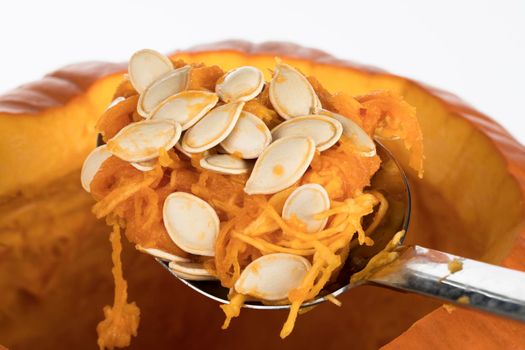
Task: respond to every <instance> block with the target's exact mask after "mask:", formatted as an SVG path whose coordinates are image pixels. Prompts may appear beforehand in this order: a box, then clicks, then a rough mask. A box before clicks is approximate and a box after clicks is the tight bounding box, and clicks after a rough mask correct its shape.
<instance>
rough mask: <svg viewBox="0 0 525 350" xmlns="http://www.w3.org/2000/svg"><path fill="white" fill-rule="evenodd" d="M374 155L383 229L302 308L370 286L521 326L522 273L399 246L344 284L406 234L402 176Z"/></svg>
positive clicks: (204, 290)
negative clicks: (390, 257) (454, 267)
mask: <svg viewBox="0 0 525 350" xmlns="http://www.w3.org/2000/svg"><path fill="white" fill-rule="evenodd" d="M377 153H378V155H379V157H380V158H381V161H382V163H381V168H380V170H379V171H378V172H377V173H376V174H375V175H374V177H373V178H372V188H374V189H376V190H379V191H380V192H382V193H383V195H384V196H385V197H386V199H387V200H388V202H389V208H388V211H387V214H386V216H385V218H384V219H383V220H382V223H381V224H380V225H379V226H378V227H377V228H376V229H375V230H374V233H375V234H374V233H372V238H373V239H374V242H375V244H374V245H373V246H371V247H367V246H359V245H357V244H355V245H352V246H351V250H350V254H349V258H348V259H347V261H346V262H345V264H344V266H343V268H342V270H341V272H340V273H339V276H338V278H337V280H336V281H335V282H332V283H330V284H328V285H326V286H325V288H324V290H323V292H322V293H321V294H320V295H319V296H318V297H317V298H316V299H313V300H311V301H308V302H305V303H304V304H303V305H302V307H309V306H314V305H317V304H320V303H322V302H325V301H327V296H328V295H331V296H334V297H337V296H338V295H341V294H342V293H344V292H346V291H347V290H349V289H351V288H354V287H358V286H360V285H363V284H374V285H379V286H383V287H387V288H393V289H397V290H401V291H407V292H413V293H416V294H421V295H426V296H429V297H434V298H438V299H441V300H444V301H446V302H447V303H453V304H458V305H460V306H467V307H471V308H474V309H479V310H482V311H486V312H490V313H494V314H498V315H500V316H504V317H508V318H512V319H515V320H519V321H522V322H525V273H523V272H520V271H516V270H511V269H507V268H504V267H500V266H496V265H491V264H487V263H483V262H480V261H476V260H472V259H467V258H463V257H460V256H456V255H452V254H448V253H445V252H441V251H437V250H434V249H429V248H424V247H421V246H418V245H411V246H406V245H403V244H402V241H401V242H400V244H399V245H398V246H397V247H396V248H395V250H394V251H395V252H397V253H398V254H399V257H398V258H397V259H395V260H394V261H393V262H391V263H389V264H387V265H385V266H383V267H380V268H378V269H376V270H375V271H374V272H373V273H372V274H371V275H369V276H368V277H367V278H366V279H363V280H359V281H357V282H354V283H349V281H350V277H351V276H352V275H353V274H354V273H356V272H358V271H360V270H362V269H363V268H364V267H365V266H366V265H367V263H368V262H369V261H370V259H371V258H372V257H373V256H374V255H376V254H377V253H378V252H379V251H381V250H382V249H383V248H384V247H385V246H386V245H387V243H388V242H390V240H391V239H392V237H393V236H394V234H395V233H397V232H398V231H400V230H405V231H406V230H407V229H408V223H409V219H410V190H409V186H408V182H407V179H406V176H405V174H404V172H403V170H402V169H401V168H400V166H399V164H398V163H397V162H396V160H395V159H394V157H393V156H392V155H391V154H390V152H389V151H387V150H386V149H385V148H384V147H383V146H382V145H380V144H377ZM379 233H380V234H379ZM157 261H158V262H159V263H160V264H162V265H163V266H164V267H165V268H166V269H167V270H168V271H170V273H172V274H173V275H174V276H175V277H177V278H178V279H179V280H180V281H182V282H183V283H184V284H186V285H187V286H188V287H190V288H192V289H194V290H195V291H197V292H199V293H200V294H203V295H205V296H207V297H208V298H211V299H213V300H215V301H218V302H220V303H229V301H228V297H227V296H228V292H229V290H228V289H227V288H224V287H222V286H221V284H220V282H219V281H189V280H185V279H183V278H180V277H178V276H176V275H175V274H174V273H173V272H171V270H170V269H169V267H168V263H167V262H164V261H161V260H159V259H157ZM451 261H459V262H461V263H462V269H461V270H460V271H457V272H455V273H451V272H450V271H449V262H451ZM244 307H246V308H250V309H260V310H282V309H288V308H290V305H264V304H262V303H260V302H257V301H247V302H246V303H245V305H244Z"/></svg>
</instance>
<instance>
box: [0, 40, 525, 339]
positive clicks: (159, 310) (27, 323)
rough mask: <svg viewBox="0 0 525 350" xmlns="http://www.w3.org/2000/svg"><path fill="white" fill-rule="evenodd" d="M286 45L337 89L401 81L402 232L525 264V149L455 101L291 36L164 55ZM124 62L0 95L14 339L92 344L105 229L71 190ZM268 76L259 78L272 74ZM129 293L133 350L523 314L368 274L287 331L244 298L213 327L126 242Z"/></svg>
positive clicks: (103, 277)
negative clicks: (418, 146) (415, 160)
mask: <svg viewBox="0 0 525 350" xmlns="http://www.w3.org/2000/svg"><path fill="white" fill-rule="evenodd" d="M275 56H280V57H281V58H283V59H284V60H285V61H287V62H288V63H291V64H292V65H294V66H296V67H298V68H299V69H300V70H302V71H303V73H305V74H307V75H313V76H315V77H316V78H317V79H318V80H319V81H320V82H321V83H322V84H323V85H324V86H325V87H326V88H327V89H328V90H330V91H332V92H333V91H346V92H348V93H350V94H352V95H358V94H363V93H366V92H369V91H370V90H375V89H388V90H393V91H395V92H398V93H399V94H401V95H403V96H404V98H405V99H406V100H407V101H408V102H409V103H410V104H412V105H414V106H416V107H417V110H418V116H419V121H420V124H421V126H422V129H423V135H424V142H425V151H426V161H425V177H424V179H422V180H421V179H418V178H417V174H415V173H412V172H411V171H410V170H409V169H408V167H407V166H406V165H407V159H405V158H404V153H403V152H401V147H400V145H399V144H398V143H397V142H396V141H387V142H386V145H387V147H389V148H390V149H391V150H392V151H393V152H394V154H395V155H396V156H397V157H398V158H399V159H400V161H401V163H402V164H403V165H404V167H405V169H407V171H408V176H409V181H410V185H411V188H412V193H413V204H414V205H413V211H412V222H411V225H410V230H409V234H408V243H409V244H412V243H417V244H421V245H424V246H428V247H431V248H435V249H440V250H444V251H448V252H451V253H454V254H458V255H462V256H465V257H469V258H474V259H478V260H482V261H486V262H490V263H495V264H503V265H505V266H508V267H511V268H515V269H521V270H525V231H524V230H523V229H524V225H525V215H524V212H525V208H524V202H525V149H524V148H523V146H521V145H520V144H519V143H518V142H517V141H515V140H514V139H513V138H512V137H511V136H510V135H509V134H508V133H507V132H506V131H505V130H504V129H502V127H501V126H499V125H498V124H497V123H495V122H494V121H492V120H490V119H489V118H488V117H486V116H484V115H483V114H481V113H479V112H477V111H476V110H474V109H473V108H471V107H469V106H467V105H466V104H464V103H463V102H462V101H461V100H460V99H459V98H457V97H455V96H454V95H451V94H449V93H447V92H444V91H441V90H437V89H434V88H431V87H428V86H426V85H423V84H421V83H418V82H415V81H413V80H410V79H406V78H403V77H399V76H396V75H392V74H389V73H386V72H384V71H381V70H379V69H375V68H371V67H367V66H362V65H357V64H355V63H352V62H348V61H342V60H338V59H336V58H334V57H332V56H330V55H328V54H326V53H324V52H322V51H319V50H315V49H309V48H304V47H300V46H297V45H294V44H288V43H263V44H251V43H248V42H243V41H225V42H220V43H215V44H210V45H204V46H198V47H193V48H191V49H188V50H184V51H177V52H175V53H173V54H172V55H171V57H172V58H173V59H182V60H184V61H187V62H203V63H205V64H207V65H212V64H217V65H219V66H221V67H222V68H223V69H225V70H229V69H231V68H234V67H236V66H240V65H252V66H256V67H259V68H261V69H264V71H265V72H266V74H269V71H268V69H267V68H269V67H273V65H274V57H275ZM124 69H125V66H123V65H120V64H110V63H82V64H77V65H72V66H68V67H65V68H63V69H61V70H58V71H56V72H54V73H51V74H50V75H48V76H46V77H44V78H43V79H42V80H40V81H38V82H35V83H31V84H27V85H24V86H22V87H20V88H18V89H16V90H14V91H12V92H9V93H7V94H5V95H3V96H0V126H1V127H0V159H2V162H1V163H0V289H1V290H2V298H0V342H2V343H3V345H6V346H8V347H12V348H16V349H31V348H35V347H36V346H38V348H39V349H53V348H77V349H83V348H86V349H92V348H94V347H95V344H96V332H95V326H96V324H97V323H98V322H99V321H100V320H101V319H102V311H101V309H102V306H103V305H106V304H109V303H110V302H111V298H112V287H113V286H112V279H111V276H110V266H111V261H110V252H109V243H108V242H107V240H108V228H106V227H105V225H104V224H103V223H101V222H97V221H96V220H95V219H94V217H93V215H92V214H91V212H90V207H91V206H92V204H93V201H92V199H91V198H90V197H89V196H88V195H87V194H84V192H83V191H82V189H81V187H80V182H79V180H78V178H79V169H80V166H81V163H82V160H83V159H84V157H85V156H86V155H87V153H88V152H89V150H90V149H92V148H93V147H94V144H95V139H96V133H95V128H94V125H95V122H96V120H97V118H98V116H99V115H100V114H101V112H102V111H103V110H104V108H105V107H106V106H107V104H109V102H110V100H111V98H112V93H113V91H114V90H115V88H116V86H117V84H118V83H119V81H120V78H121V74H122V72H123V71H124ZM266 78H268V76H267V77H266ZM123 259H124V274H125V275H126V276H127V278H128V280H129V294H130V300H131V301H136V302H137V303H138V304H139V305H140V306H141V309H142V315H141V319H142V320H141V326H140V328H139V335H138V337H137V338H134V339H133V340H132V344H131V347H130V348H131V349H144V348H149V347H151V346H154V347H156V348H163V347H168V346H170V345H171V344H177V345H178V346H179V347H180V348H204V347H213V348H227V347H230V348H233V349H235V348H241V347H242V348H249V349H266V348H289V349H292V348H304V349H310V348H330V349H339V348H358V349H373V348H378V347H380V346H384V348H385V349H419V348H421V347H423V346H427V345H430V344H431V345H432V347H433V348H436V349H453V348H465V347H468V348H475V349H501V348H519V347H520V346H521V347H523V346H524V344H525V325H523V324H519V323H517V322H514V321H510V320H504V319H500V318H497V317H495V316H490V315H485V314H481V313H478V312H476V311H472V310H468V309H454V310H452V311H450V310H448V311H447V310H446V309H445V308H443V307H441V303H440V302H438V301H435V300H431V299H427V298H424V297H421V296H416V295H412V294H405V293H400V292H396V291H391V290H387V289H381V288H378V287H373V286H364V287H359V288H356V289H353V290H351V291H349V292H348V293H346V294H345V295H344V296H343V297H342V298H341V301H342V302H343V306H342V307H341V309H338V308H336V307H335V306H333V305H323V306H321V307H318V308H315V309H314V310H312V311H310V312H308V313H306V314H305V315H304V316H302V317H301V319H300V320H299V322H298V324H297V327H296V330H295V331H294V333H293V335H292V336H291V337H289V338H288V339H286V340H284V341H281V340H280V339H279V337H278V336H277V335H276V334H277V333H278V332H277V331H278V329H279V327H280V324H281V322H282V319H283V318H284V317H285V313H281V312H272V313H268V312H264V313H263V312H260V311H254V310H245V311H244V312H243V314H244V315H243V319H242V322H234V323H232V326H231V327H230V328H231V329H230V331H229V332H227V333H222V332H220V331H219V330H218V327H219V326H220V324H221V323H222V317H223V315H222V313H220V312H219V311H218V309H217V305H216V304H215V302H213V301H211V300H208V299H206V298H204V297H203V296H201V295H198V294H196V293H195V292H193V291H192V290H190V289H189V288H187V287H185V286H184V285H183V284H181V283H180V282H179V281H177V280H175V279H174V278H173V277H171V276H170V275H169V274H167V273H166V272H165V271H163V269H161V268H160V267H159V266H158V264H157V263H156V262H155V261H154V260H153V259H151V258H150V257H148V256H144V255H141V254H140V253H138V252H136V251H135V250H134V249H133V248H132V247H131V246H130V245H126V246H125V247H124V253H123Z"/></svg>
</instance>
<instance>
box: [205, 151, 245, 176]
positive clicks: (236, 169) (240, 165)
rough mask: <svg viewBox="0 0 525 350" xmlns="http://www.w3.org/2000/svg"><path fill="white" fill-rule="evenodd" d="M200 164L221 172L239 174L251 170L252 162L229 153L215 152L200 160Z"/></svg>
mask: <svg viewBox="0 0 525 350" xmlns="http://www.w3.org/2000/svg"><path fill="white" fill-rule="evenodd" d="M199 163H200V166H201V167H203V168H204V169H208V170H211V171H214V172H216V173H220V174H227V175H238V174H245V173H247V172H248V170H250V168H251V164H250V163H249V162H247V161H245V160H244V159H240V158H237V157H235V156H232V155H229V154H213V155H209V156H206V157H204V158H202V159H201V160H200V162H199Z"/></svg>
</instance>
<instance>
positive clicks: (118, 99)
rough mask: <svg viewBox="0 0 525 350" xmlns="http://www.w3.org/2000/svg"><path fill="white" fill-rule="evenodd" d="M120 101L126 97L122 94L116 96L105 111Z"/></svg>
mask: <svg viewBox="0 0 525 350" xmlns="http://www.w3.org/2000/svg"><path fill="white" fill-rule="evenodd" d="M122 101H126V98H125V97H124V96H119V97H117V98H116V99H114V100H113V101H111V103H110V104H109V105H108V106H107V107H106V111H107V110H109V109H111V108H113V107H115V106H116V105H118V104H119V103H120V102H122Z"/></svg>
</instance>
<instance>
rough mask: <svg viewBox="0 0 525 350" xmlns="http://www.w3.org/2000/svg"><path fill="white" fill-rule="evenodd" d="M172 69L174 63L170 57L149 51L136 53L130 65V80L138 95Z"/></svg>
mask: <svg viewBox="0 0 525 350" xmlns="http://www.w3.org/2000/svg"><path fill="white" fill-rule="evenodd" d="M172 69H173V63H172V62H171V61H170V59H169V58H168V57H166V56H164V55H163V54H161V53H158V52H157V51H154V50H149V49H144V50H140V51H137V52H135V53H134V54H133V56H131V58H130V60H129V64H128V74H129V79H130V81H131V84H132V85H133V87H134V88H135V90H137V92H138V93H142V92H143V91H144V90H145V89H146V87H148V86H149V85H150V84H151V83H153V82H154V81H155V80H157V79H158V78H159V77H161V76H162V75H164V74H166V73H168V72H169V71H171V70H172Z"/></svg>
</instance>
